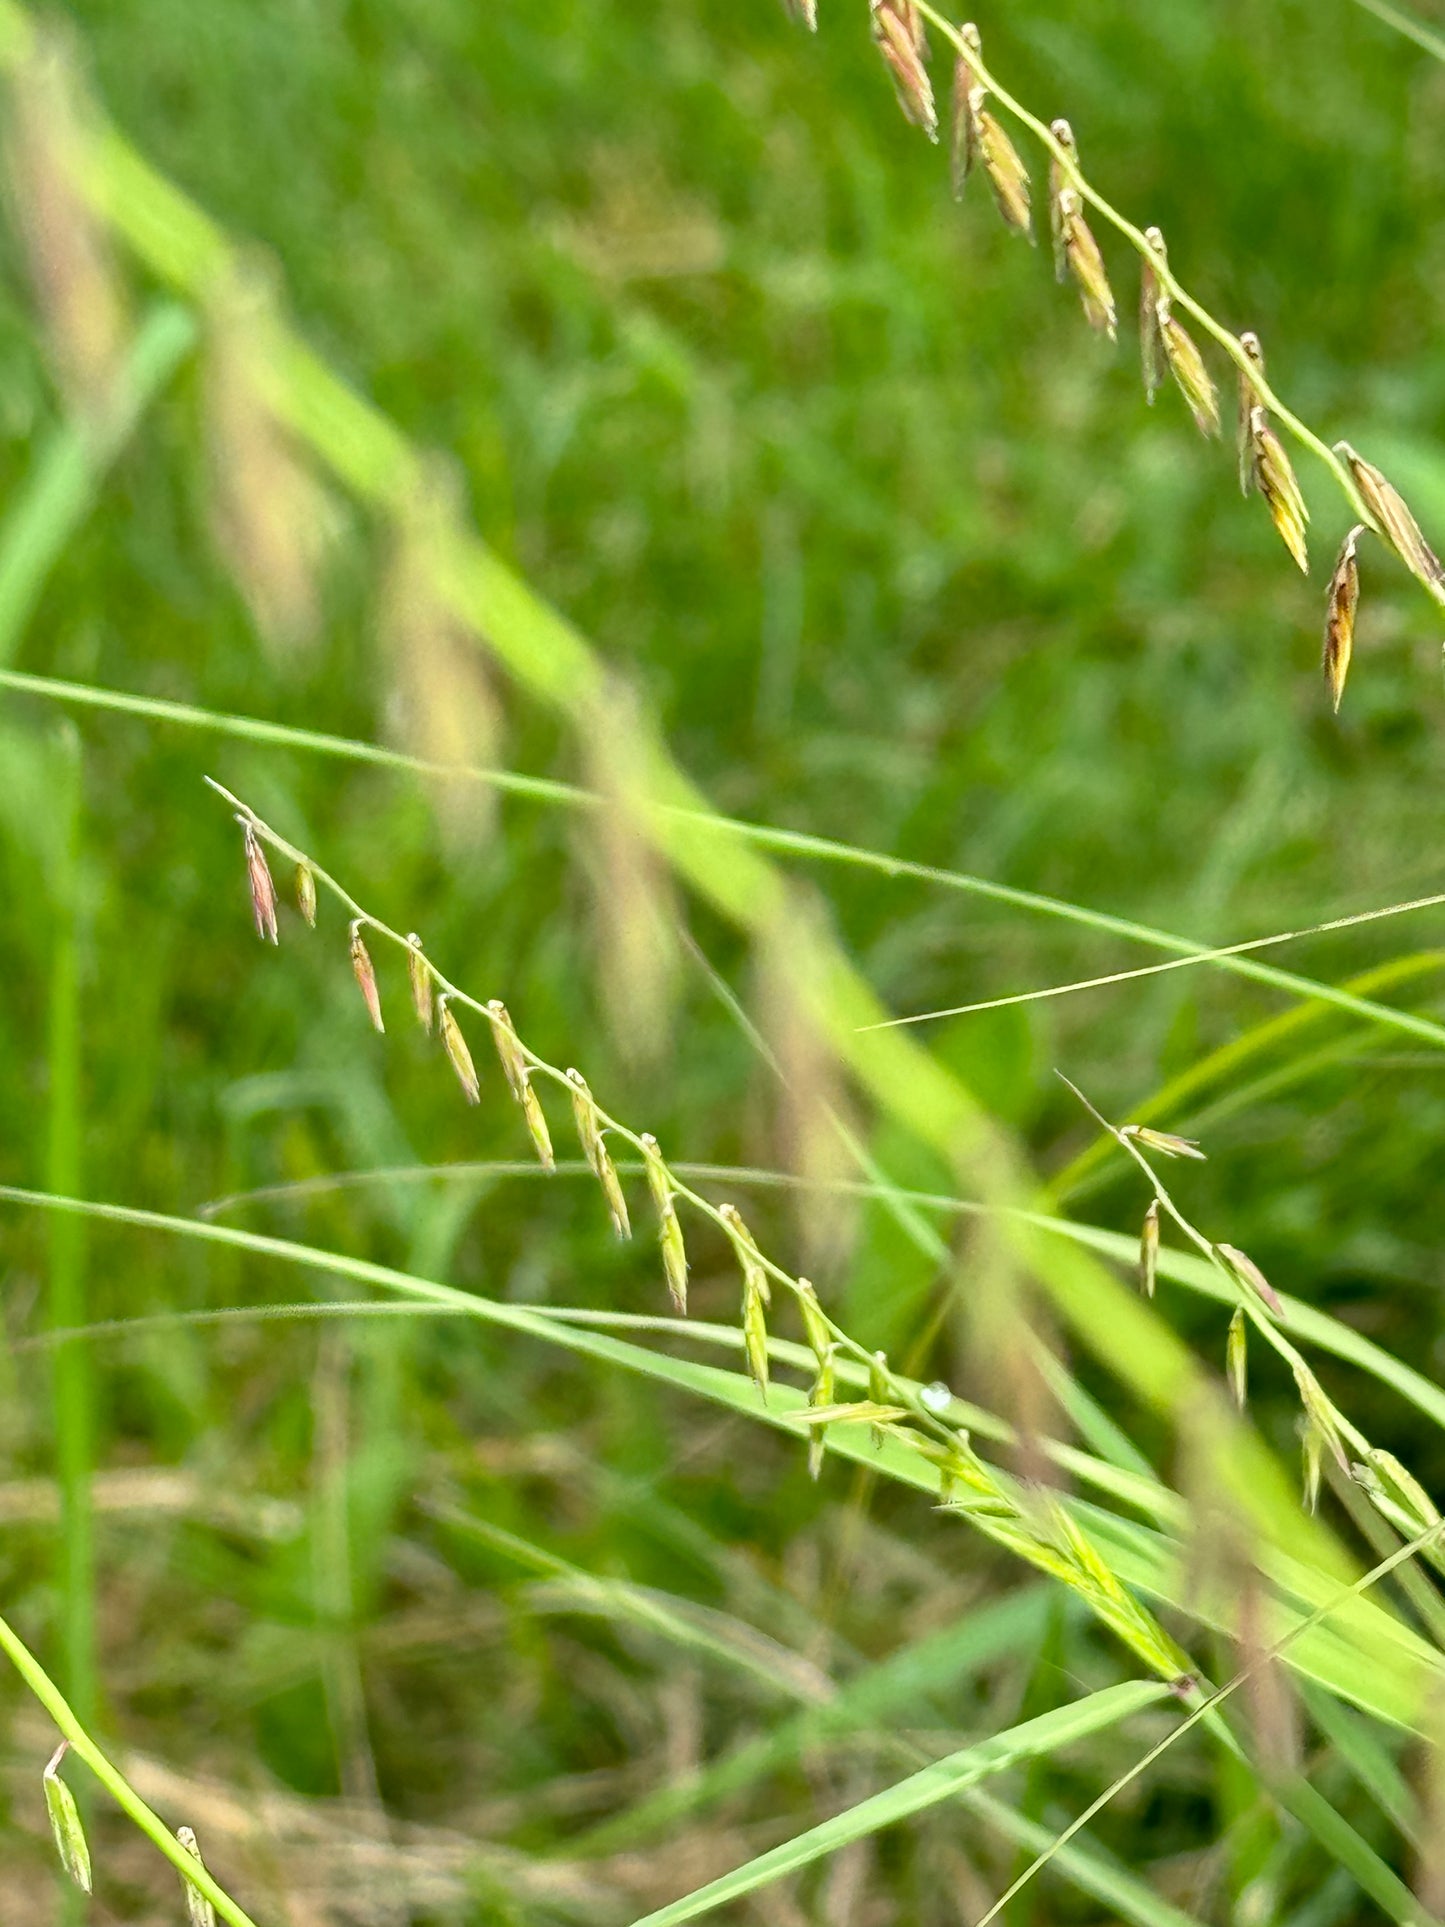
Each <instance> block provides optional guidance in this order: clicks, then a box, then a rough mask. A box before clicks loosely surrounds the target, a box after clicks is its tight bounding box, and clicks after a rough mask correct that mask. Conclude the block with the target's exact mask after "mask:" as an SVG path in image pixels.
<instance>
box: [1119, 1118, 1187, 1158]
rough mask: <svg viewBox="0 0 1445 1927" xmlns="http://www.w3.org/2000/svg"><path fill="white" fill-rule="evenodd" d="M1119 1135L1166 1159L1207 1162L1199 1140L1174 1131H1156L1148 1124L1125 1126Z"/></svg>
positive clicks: (1121, 1128) (1121, 1127)
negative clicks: (1193, 1159)
mask: <svg viewBox="0 0 1445 1927" xmlns="http://www.w3.org/2000/svg"><path fill="white" fill-rule="evenodd" d="M1119 1135H1120V1137H1131V1138H1133V1139H1134V1140H1135V1142H1136V1143H1138V1144H1142V1145H1143V1146H1144V1147H1145V1149H1146V1150H1149V1151H1158V1152H1159V1153H1160V1154H1161V1156H1163V1157H1166V1158H1195V1159H1197V1160H1198V1161H1199V1163H1200V1164H1203V1163H1204V1161H1205V1153H1204V1152H1203V1151H1201V1150H1200V1148H1199V1141H1198V1139H1197V1138H1192V1137H1180V1136H1178V1134H1177V1133H1176V1132H1174V1131H1156V1130H1154V1128H1153V1127H1152V1126H1151V1125H1148V1124H1124V1125H1121V1126H1120V1128H1119Z"/></svg>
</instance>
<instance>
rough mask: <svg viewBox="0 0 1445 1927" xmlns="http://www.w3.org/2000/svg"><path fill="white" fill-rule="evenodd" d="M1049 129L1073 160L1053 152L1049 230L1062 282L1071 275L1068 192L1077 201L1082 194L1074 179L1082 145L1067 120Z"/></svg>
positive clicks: (1050, 164) (1055, 123)
mask: <svg viewBox="0 0 1445 1927" xmlns="http://www.w3.org/2000/svg"><path fill="white" fill-rule="evenodd" d="M1049 132H1050V133H1051V134H1052V135H1053V137H1054V139H1055V140H1056V141H1057V142H1058V143H1059V146H1060V147H1062V148H1063V150H1064V152H1065V153H1066V154H1067V155H1068V157H1069V161H1070V162H1071V163H1072V166H1066V165H1065V164H1064V162H1063V161H1061V160H1060V159H1059V157H1058V155H1057V154H1051V155H1050V156H1049V232H1050V234H1051V235H1052V237H1053V243H1054V279H1055V280H1056V281H1061V282H1062V281H1067V280H1068V278H1069V261H1068V254H1067V252H1066V233H1067V225H1066V218H1065V210H1064V196H1065V194H1068V193H1073V194H1074V199H1075V204H1076V205H1077V202H1078V194H1077V190H1076V189H1075V187H1074V182H1075V179H1076V176H1077V170H1078V161H1079V149H1078V145H1077V143H1076V142H1075V140H1074V130H1073V128H1072V127H1070V125H1069V123H1068V122H1067V121H1066V120H1062V119H1061V120H1056V121H1053V122H1051V123H1050V126H1049Z"/></svg>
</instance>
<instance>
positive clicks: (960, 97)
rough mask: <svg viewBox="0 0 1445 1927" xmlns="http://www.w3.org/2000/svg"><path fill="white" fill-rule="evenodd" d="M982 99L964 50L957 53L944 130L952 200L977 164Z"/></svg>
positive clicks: (980, 136)
mask: <svg viewBox="0 0 1445 1927" xmlns="http://www.w3.org/2000/svg"><path fill="white" fill-rule="evenodd" d="M966 31H967V29H965V32H966ZM975 37H976V36H975ZM986 99H987V95H986V94H985V92H984V90H983V88H982V87H980V86H979V84H978V77H977V75H976V74H975V72H974V69H973V65H972V63H971V62H970V60H969V58H968V54H967V52H960V53H959V56H958V59H957V60H956V61H955V62H954V65H953V102H952V111H951V113H950V116H949V132H948V170H949V180H950V183H951V184H952V187H953V198H954V200H956V201H960V200H962V199H963V190H964V186H965V184H966V183H967V181H968V177H969V175H970V174H971V173H972V172H973V170H974V168H975V167H976V166H977V164H978V157H979V151H980V148H981V146H982V134H981V131H980V128H979V124H978V123H979V115H980V114H981V113H982V112H983V103H984V101H985V100H986Z"/></svg>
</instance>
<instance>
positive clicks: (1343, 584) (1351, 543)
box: [1324, 522, 1365, 715]
mask: <svg viewBox="0 0 1445 1927" xmlns="http://www.w3.org/2000/svg"><path fill="white" fill-rule="evenodd" d="M1364 533H1365V525H1364V523H1363V522H1357V523H1356V524H1355V526H1354V528H1352V529H1351V530H1350V532H1349V534H1348V535H1347V536H1346V537H1345V540H1344V546H1343V547H1342V548H1341V550H1340V552H1339V555H1338V556H1337V557H1336V558H1335V567H1334V573H1333V574H1332V575H1331V577H1330V587H1329V596H1328V602H1327V606H1326V611H1325V656H1324V670H1325V687H1326V688H1327V689H1328V690H1329V692H1330V702H1331V704H1332V705H1333V707H1334V711H1335V714H1336V715H1338V714H1339V709H1340V698H1341V697H1342V696H1343V695H1344V693H1345V678H1346V677H1347V676H1348V675H1349V673H1350V657H1351V656H1352V655H1353V654H1354V649H1355V613H1356V611H1357V610H1358V608H1359V606H1360V563H1359V558H1358V556H1357V555H1356V553H1355V545H1356V543H1357V542H1358V541H1359V539H1360V537H1361V536H1362V535H1363V534H1364Z"/></svg>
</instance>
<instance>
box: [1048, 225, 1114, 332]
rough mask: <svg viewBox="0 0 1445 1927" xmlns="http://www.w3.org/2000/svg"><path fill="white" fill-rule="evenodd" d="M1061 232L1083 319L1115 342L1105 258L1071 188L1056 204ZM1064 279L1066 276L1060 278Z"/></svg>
mask: <svg viewBox="0 0 1445 1927" xmlns="http://www.w3.org/2000/svg"><path fill="white" fill-rule="evenodd" d="M1055 212H1056V217H1057V224H1058V230H1059V233H1060V235H1061V237H1062V241H1061V245H1062V250H1063V260H1064V266H1065V269H1066V270H1067V272H1068V273H1070V274H1071V275H1072V276H1073V277H1074V280H1075V281H1076V282H1077V283H1078V288H1079V298H1080V300H1081V301H1082V302H1083V304H1084V316H1085V319H1086V320H1087V321H1088V323H1089V326H1090V327H1091V328H1092V329H1093V330H1094V332H1095V334H1101V335H1107V336H1108V337H1109V339H1110V341H1113V340H1114V339H1115V337H1116V335H1117V332H1118V324H1117V318H1116V315H1115V311H1114V291H1113V289H1112V288H1111V287H1110V286H1109V277H1108V275H1107V273H1106V272H1105V270H1104V257H1103V255H1102V254H1101V253H1100V252H1099V244H1098V242H1097V241H1096V240H1095V239H1094V233H1093V229H1092V228H1091V227H1090V226H1089V224H1088V222H1087V221H1086V220H1085V219H1084V216H1083V213H1082V211H1081V209H1080V205H1079V197H1078V195H1077V194H1076V193H1075V191H1074V189H1073V188H1071V187H1065V188H1061V189H1060V191H1059V194H1058V198H1057V200H1056V202H1055ZM1060 279H1061V280H1062V279H1063V277H1062V276H1060Z"/></svg>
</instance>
